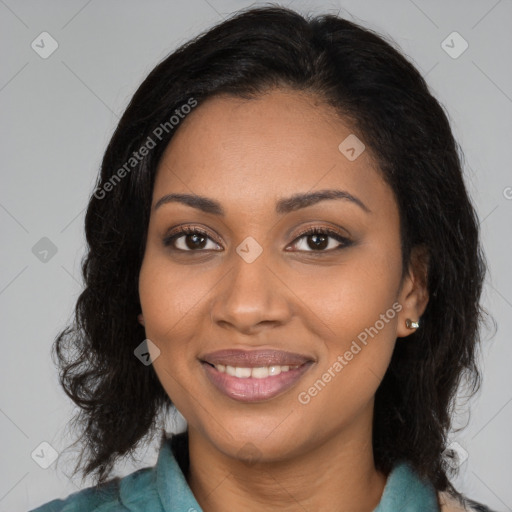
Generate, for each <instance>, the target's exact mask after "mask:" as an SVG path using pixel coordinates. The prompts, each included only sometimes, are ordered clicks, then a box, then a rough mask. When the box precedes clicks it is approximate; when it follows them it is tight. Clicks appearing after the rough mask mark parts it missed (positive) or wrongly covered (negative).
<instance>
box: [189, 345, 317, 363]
mask: <svg viewBox="0 0 512 512" xmlns="http://www.w3.org/2000/svg"><path fill="white" fill-rule="evenodd" d="M199 359H200V360H201V361H202V362H205V363H209V364H211V365H213V366H216V365H219V364H222V365H224V366H237V367H243V368H257V367H261V366H302V365H303V364H305V363H308V362H312V361H313V359H312V358H311V357H308V356H306V355H303V354H296V353H293V352H285V351H282V350H271V349H265V350H250V351H248V350H241V349H228V350H218V351H216V352H210V353H209V354H205V355H204V356H201V357H199Z"/></svg>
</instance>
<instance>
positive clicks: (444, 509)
mask: <svg viewBox="0 0 512 512" xmlns="http://www.w3.org/2000/svg"><path fill="white" fill-rule="evenodd" d="M438 496H439V505H440V507H441V512H494V511H493V510H491V509H490V508H488V507H486V506H485V505H482V504H481V503H478V502H476V501H473V500H470V499H468V498H465V497H462V498H461V499H459V498H456V497H455V496H452V495H451V494H449V493H448V492H446V491H441V492H439V493H438Z"/></svg>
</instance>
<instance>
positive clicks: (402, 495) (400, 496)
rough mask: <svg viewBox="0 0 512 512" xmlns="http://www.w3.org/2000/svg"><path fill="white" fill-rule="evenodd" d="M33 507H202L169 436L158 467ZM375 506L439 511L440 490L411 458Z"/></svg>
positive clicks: (90, 511)
mask: <svg viewBox="0 0 512 512" xmlns="http://www.w3.org/2000/svg"><path fill="white" fill-rule="evenodd" d="M30 512H202V509H201V507H200V506H199V504H198V503H197V501H196V499H195V497H194V495H193V494H192V491H191V490H190V487H189V486H188V484H187V481H186V479H185V476H184V475H183V473H182V471H181V469H180V467H179V465H178V462H177V461H176V459H175V457H174V454H173V452H172V450H171V446H170V442H169V440H168V441H167V442H165V443H164V444H163V445H162V447H161V449H160V452H159V454H158V461H157V463H156V465H155V466H154V467H149V468H143V469H139V470H138V471H135V472H134V473H131V474H129V475H127V476H125V477H124V478H116V479H114V480H110V481H109V482H107V483H105V484H103V485H102V486H100V488H99V489H94V488H93V487H89V488H87V489H84V490H82V491H78V492H76V493H74V494H71V495H69V496H68V497H67V498H66V499H64V500H61V499H57V500H53V501H50V502H49V503H46V504H45V505H42V506H41V507H38V508H36V509H33V510H32V511H30ZM373 512H439V507H438V504H437V497H436V492H435V490H434V488H433V486H432V485H431V484H429V483H428V482H424V481H422V480H420V479H419V477H418V476H417V475H416V473H415V472H414V471H413V470H412V468H411V467H410V466H409V465H408V464H407V463H402V464H398V465H397V466H395V467H394V468H393V470H392V471H391V473H390V474H389V476H388V479H387V482H386V486H385V487H384V492H383V494H382V498H381V501H380V503H379V505H378V506H377V508H375V509H374V511H373Z"/></svg>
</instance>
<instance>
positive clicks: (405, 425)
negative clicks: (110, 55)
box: [37, 8, 488, 512]
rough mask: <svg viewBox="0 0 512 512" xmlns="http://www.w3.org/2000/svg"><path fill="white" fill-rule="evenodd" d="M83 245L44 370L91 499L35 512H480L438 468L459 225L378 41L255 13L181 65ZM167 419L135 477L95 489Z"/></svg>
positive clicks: (460, 266) (458, 183)
mask: <svg viewBox="0 0 512 512" xmlns="http://www.w3.org/2000/svg"><path fill="white" fill-rule="evenodd" d="M86 235H87V242H88V247H89V252H88V254H87V257H86V259H85V261H84V264H83V275H84V278H85V281H86V288H85V290H84V291H83V293H82V294H81V296H80V298H79V300H78V303H77V307H76V319H75V324H74V325H72V326H69V327H68V328H67V329H66V330H64V331H63V332H62V333H61V334H60V336H59V337H58V338H57V340H56V343H55V353H56V355H57V357H58V361H59V365H60V368H61V383H62V385H63V387H64V389H65V391H66V393H67V394H68V395H69V396H70V398H71V399H72V400H73V401H74V402H75V403H76V404H77V405H79V406H80V407H81V408H82V411H81V412H80V415H79V416H78V417H77V423H78V424H79V425H80V426H81V427H82V438H81V439H82V440H83V443H84V451H83V452H82V457H81V458H80V460H79V462H78V463H77V467H76V468H75V471H77V470H78V468H80V467H81V468H82V470H83V473H84V474H85V475H95V477H96V484H97V485H96V486H95V487H91V488H89V489H86V490H83V491H80V492H78V493H75V494H73V495H71V496H69V497H68V498H67V499H66V500H54V501H53V502H51V503H49V504H47V505H45V506H42V507H40V508H38V509H37V510H38V511H40V512H42V511H49V510H62V511H64V510H65V511H71V510H100V509H101V510H130V511H139V510H151V511H157V510H158V511H160V510H162V511H174V510H180V511H186V510H188V511H194V510H198V511H199V510H204V511H206V512H217V511H224V510H244V511H252V510H266V511H272V510H284V511H288V510H324V511H331V510H332V511H335V510H336V511H338V510H344V511H350V512H355V511H358V512H359V511H360V512H366V511H378V512H387V511H393V512H397V511H406V510H407V511H422V512H423V511H437V510H442V511H443V512H446V511H455V510H463V509H464V508H463V507H464V506H466V507H468V508H467V509H466V510H488V509H487V508H486V507H484V506H483V505H480V504H477V503H476V502H473V501H471V500H468V499H466V498H465V497H464V496H462V495H460V494H459V493H458V492H457V491H456V490H455V489H454V488H453V486H452V484H451V483H450V481H449V478H448V477H449V476H450V475H449V473H450V471H449V470H450V468H451V467H452V466H456V464H454V463H453V461H452V460H451V459H450V457H449V456H448V455H453V454H452V452H451V451H450V450H447V445H448V442H447V434H448V432H449V429H450V420H451V417H450V405H451V403H452V400H453V399H454V397H455V395H456V392H457V388H458V385H459V383H460V380H461V378H462V376H465V377H466V378H467V380H468V382H469V383H470V384H471V385H472V386H473V390H474V391H476V389H478V385H479V378H480V375H479V371H478V368H477V367H476V363H475V355H476V350H477V346H478V343H479V337H478V326H479V322H480V320H481V317H482V316H483V310H482V308H481V307H480V305H479V299H480V293H481V289H482V282H483V278H484V273H485V261H484V257H483V255H482V252H481V249H480V244H479V235H478V222H477V218H476V214H475V211H474V209H473V207H472V204H471V202H470V199H469V198H468V194H467V191H466V188H465V185H464V181H463V177H462V170H461V164H460V160H459V156H458V152H457V144H456V142H455V141H454V138H453V136H452V133H451V130H450V126H449V123H448V120H447V118H446V115H445V113H444V111H443V109H442V107H441V106H440V105H439V103H438V102H437V101H436V100H435V99H434V98H433V96H432V95H431V94H430V93H429V91H428V88H427V86H426V84H425V81H424V80H423V78H422V77H421V76H420V74H419V73H418V71H417V70H416V69H415V68H414V67H413V66H412V65H411V64H410V63H409V62H408V61H407V60H406V59H405V58H404V57H403V56H402V55H401V54H400V53H399V52H397V51H396V50H395V49H394V48H393V47H392V46H391V45H390V44H388V43H387V42H385V41H383V39H381V38H380V37H379V36H377V35H376V34H374V33H372V32H371V31H368V30H365V29H363V28H361V27H359V26H357V25H355V24H353V23H351V22H348V21H346V20H342V19H339V18H337V17H335V16H324V17H317V18H313V19H311V20H306V19H304V18H303V17H301V16H300V15H299V14H297V13H295V12H293V11H291V10H287V9H283V8H260V9H252V10H248V11H246V12H243V13H239V14H238V15H237V16H236V17H234V18H232V19H230V20H227V21H225V22H223V23H222V24H220V25H218V26H217V27H214V28H213V29H211V30H210V31H208V32H207V33H205V34H204V35H202V36H200V37H198V38H196V39H195V40H193V41H191V42H189V43H187V44H185V45H184V46H182V47H181V48H179V49H178V50H177V51H175V52H174V53H173V54H172V55H170V56H169V57H168V58H166V59H165V60H164V61H163V62H162V63H161V64H159V65H158V66H157V67H156V68H155V69H154V70H153V71H152V72H151V73H150V74H149V76H148V77H147V78H146V80H145V81H144V82H143V84H142V85H141V86H140V87H139V89H138V91H137V92H136V93H135V95H134V97H133V99H132V101H131V103H130V104H129V106H128V108H127V110H126V112H125V113H124V115H123V117H122V119H121V121H120V122H119V125H118V127H117V129H116V131H115V133H114V135H113V137H112V140H111V141H110V144H109V146H108V148H107V150H106V153H105V156H104V159H103V163H102V169H101V175H100V177H99V180H98V183H97V188H96V190H95V191H94V193H93V195H92V197H91V199H90V203H89V207H88V210H87V215H86ZM150 363H152V364H150ZM172 405H174V406H175V407H176V408H177V409H178V410H179V411H180V412H181V413H182V415H183V416H184V418H185V419H186V420H187V429H186V431H185V432H184V433H182V434H179V435H174V436H172V437H171V438H170V439H167V437H166V435H165V432H163V435H162V441H161V448H160V454H159V458H158V463H157V465H156V466H155V467H154V468H143V469H141V470H139V471H136V472H135V473H132V474H131V475H128V476H126V477H124V478H123V479H119V478H116V479H110V480H108V477H109V474H110V472H111V469H112V467H113V464H114V462H115V461H116V459H117V458H119V457H121V456H123V455H126V454H131V453H133V451H134V450H135V448H136V446H138V445H139V443H140V442H141V441H142V440H143V439H150V438H151V434H153V433H154V432H155V430H156V429H157V428H161V427H162V424H163V423H162V421H165V416H166V415H167V414H168V413H169V412H170V408H171V406H172ZM84 458H85V464H82V462H83V459H84Z"/></svg>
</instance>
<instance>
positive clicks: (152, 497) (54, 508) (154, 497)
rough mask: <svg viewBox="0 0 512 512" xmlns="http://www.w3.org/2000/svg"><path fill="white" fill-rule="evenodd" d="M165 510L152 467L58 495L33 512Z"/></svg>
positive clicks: (134, 511)
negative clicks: (65, 495) (60, 497)
mask: <svg viewBox="0 0 512 512" xmlns="http://www.w3.org/2000/svg"><path fill="white" fill-rule="evenodd" d="M148 506H151V510H152V511H155V512H159V511H160V510H162V508H161V504H160V500H159V497H158V494H157V491H156V488H155V477H154V472H153V468H143V469H139V470H138V471H135V472H134V473H131V474H129V475H127V476H125V477H123V478H119V477H117V478H114V479H113V480H109V481H108V482H105V483H104V484H101V485H100V486H98V487H88V488H86V489H83V490H81V491H78V492H75V493H73V494H70V495H69V496H68V497H67V498H64V499H56V500H53V501H50V502H48V503H45V504H44V505H41V506H40V507H38V508H36V509H33V510H31V511H30V512H139V511H141V512H142V511H144V510H147V509H146V508H145V507H148Z"/></svg>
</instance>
